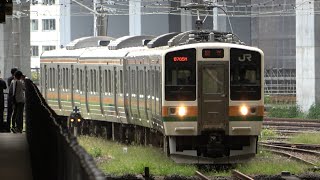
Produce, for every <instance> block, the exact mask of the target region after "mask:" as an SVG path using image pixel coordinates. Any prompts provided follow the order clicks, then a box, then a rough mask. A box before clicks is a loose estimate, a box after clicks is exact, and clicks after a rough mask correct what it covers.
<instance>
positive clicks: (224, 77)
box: [198, 62, 229, 132]
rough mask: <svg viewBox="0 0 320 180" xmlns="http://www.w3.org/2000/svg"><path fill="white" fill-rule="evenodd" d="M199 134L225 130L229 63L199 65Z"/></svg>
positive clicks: (200, 63)
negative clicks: (207, 131)
mask: <svg viewBox="0 0 320 180" xmlns="http://www.w3.org/2000/svg"><path fill="white" fill-rule="evenodd" d="M198 65H199V66H198V82H199V83H198V95H199V100H198V105H199V117H200V118H199V121H198V122H199V126H198V127H199V132H201V131H206V130H209V129H211V130H212V129H216V130H222V131H223V130H225V128H226V122H227V113H228V106H229V98H228V95H229V93H228V89H229V88H228V87H229V83H228V82H229V75H228V74H229V73H228V62H199V64H198Z"/></svg>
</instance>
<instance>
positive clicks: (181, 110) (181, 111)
mask: <svg viewBox="0 0 320 180" xmlns="http://www.w3.org/2000/svg"><path fill="white" fill-rule="evenodd" d="M186 114H187V108H186V107H183V106H180V107H178V115H179V116H184V115H186Z"/></svg>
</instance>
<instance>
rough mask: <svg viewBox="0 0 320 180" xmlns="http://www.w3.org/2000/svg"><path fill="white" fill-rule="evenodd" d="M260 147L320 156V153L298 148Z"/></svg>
mask: <svg viewBox="0 0 320 180" xmlns="http://www.w3.org/2000/svg"><path fill="white" fill-rule="evenodd" d="M259 145H260V146H263V147H267V148H274V149H282V150H287V151H293V152H299V153H306V154H311V155H315V156H320V152H317V151H311V150H306V149H300V148H296V147H284V146H279V145H269V144H263V143H259Z"/></svg>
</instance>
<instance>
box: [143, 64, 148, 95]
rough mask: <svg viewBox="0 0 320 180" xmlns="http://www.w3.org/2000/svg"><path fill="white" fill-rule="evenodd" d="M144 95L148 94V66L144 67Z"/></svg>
mask: <svg viewBox="0 0 320 180" xmlns="http://www.w3.org/2000/svg"><path fill="white" fill-rule="evenodd" d="M143 92H144V93H143V95H144V96H146V94H147V70H146V67H144V81H143Z"/></svg>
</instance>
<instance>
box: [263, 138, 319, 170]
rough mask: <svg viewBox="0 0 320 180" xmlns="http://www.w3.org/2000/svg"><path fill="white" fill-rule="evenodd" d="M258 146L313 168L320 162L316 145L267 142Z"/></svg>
mask: <svg viewBox="0 0 320 180" xmlns="http://www.w3.org/2000/svg"><path fill="white" fill-rule="evenodd" d="M259 145H260V146H261V147H264V148H266V150H267V151H270V152H272V153H275V154H279V155H281V156H286V157H289V158H292V159H295V160H296V161H299V162H303V163H305V164H307V165H311V166H313V167H316V166H317V163H319V162H320V158H319V157H320V150H319V146H317V145H308V144H289V143H276V144H275V143H268V142H260V143H259ZM310 149H313V150H310ZM314 149H316V150H314Z"/></svg>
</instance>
